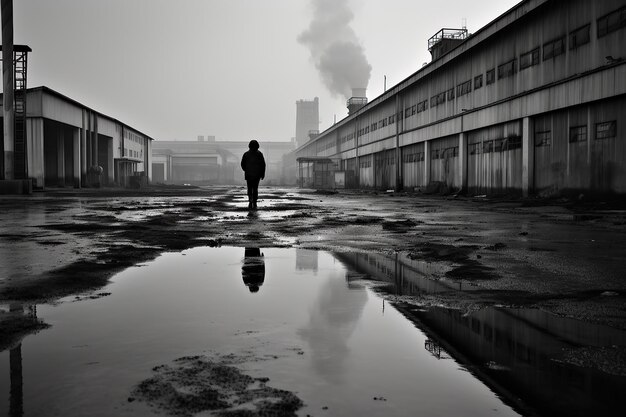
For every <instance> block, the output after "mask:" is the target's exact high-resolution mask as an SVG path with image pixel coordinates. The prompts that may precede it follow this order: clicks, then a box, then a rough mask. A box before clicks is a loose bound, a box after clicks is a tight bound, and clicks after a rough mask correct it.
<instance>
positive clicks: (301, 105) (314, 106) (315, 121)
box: [296, 97, 320, 147]
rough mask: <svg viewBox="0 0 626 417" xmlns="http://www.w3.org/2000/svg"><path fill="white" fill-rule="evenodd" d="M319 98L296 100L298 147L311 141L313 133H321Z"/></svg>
mask: <svg viewBox="0 0 626 417" xmlns="http://www.w3.org/2000/svg"><path fill="white" fill-rule="evenodd" d="M319 107H320V106H319V98H317V97H315V98H314V99H313V100H298V101H296V147H299V146H302V145H304V144H305V143H307V142H308V141H309V135H310V134H311V133H313V134H317V133H319V123H320V122H319V120H320V111H319Z"/></svg>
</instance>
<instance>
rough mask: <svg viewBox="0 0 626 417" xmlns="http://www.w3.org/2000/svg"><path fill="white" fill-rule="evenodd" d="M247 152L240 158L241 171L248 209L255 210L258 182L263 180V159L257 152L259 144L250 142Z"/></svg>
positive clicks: (253, 141)
mask: <svg viewBox="0 0 626 417" xmlns="http://www.w3.org/2000/svg"><path fill="white" fill-rule="evenodd" d="M248 148H249V150H248V151H247V152H246V153H244V154H243V157H242V158H241V169H243V172H244V173H245V179H246V183H247V184H248V208H249V209H253V210H256V208H257V206H256V201H257V199H258V198H259V181H261V180H262V179H263V178H265V158H263V154H262V153H261V152H260V151H259V142H257V141H256V140H251V141H250V143H249V144H248Z"/></svg>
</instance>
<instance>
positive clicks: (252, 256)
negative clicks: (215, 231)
mask: <svg viewBox="0 0 626 417" xmlns="http://www.w3.org/2000/svg"><path fill="white" fill-rule="evenodd" d="M241 278H242V279H243V283H244V284H245V285H246V287H248V289H249V290H250V292H258V291H259V287H260V286H261V285H263V281H265V261H264V259H263V254H262V253H261V249H259V248H246V249H245V254H244V259H243V266H242V267H241Z"/></svg>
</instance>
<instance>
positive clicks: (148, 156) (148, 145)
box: [144, 138, 152, 184]
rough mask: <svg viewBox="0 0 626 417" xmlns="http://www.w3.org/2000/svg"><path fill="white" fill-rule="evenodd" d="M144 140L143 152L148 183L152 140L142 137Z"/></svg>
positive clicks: (150, 176)
mask: <svg viewBox="0 0 626 417" xmlns="http://www.w3.org/2000/svg"><path fill="white" fill-rule="evenodd" d="M144 140H145V141H146V145H145V149H146V150H145V152H146V157H145V160H146V175H147V176H148V184H151V183H152V141H151V140H150V139H148V138H145V139H144Z"/></svg>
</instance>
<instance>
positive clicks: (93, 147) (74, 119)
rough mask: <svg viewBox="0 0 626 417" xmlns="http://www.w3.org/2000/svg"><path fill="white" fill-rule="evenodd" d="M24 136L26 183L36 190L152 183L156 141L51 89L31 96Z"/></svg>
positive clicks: (41, 89) (28, 95) (28, 92)
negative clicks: (152, 161)
mask: <svg viewBox="0 0 626 417" xmlns="http://www.w3.org/2000/svg"><path fill="white" fill-rule="evenodd" d="M25 131H26V155H25V156H26V157H25V160H26V176H25V177H26V178H28V179H29V180H30V181H32V187H33V189H44V188H49V187H73V188H81V187H99V186H123V187H126V186H139V185H141V184H142V183H143V184H147V183H148V182H149V180H150V177H151V172H150V170H151V164H150V163H151V161H150V158H151V144H152V140H153V139H152V138H151V137H149V136H147V135H146V134H144V133H142V132H140V131H138V130H136V129H134V128H132V127H130V126H128V125H127V124H125V123H122V122H120V121H119V120H116V119H114V118H112V117H110V116H107V115H104V114H102V113H99V112H97V111H95V110H93V109H91V108H89V107H87V106H85V105H83V104H81V103H79V102H77V101H75V100H73V99H71V98H69V97H66V96H64V95H63V94H61V93H58V92H56V91H54V90H51V89H50V88H47V87H37V88H31V89H28V90H26V129H25ZM30 181H29V182H30Z"/></svg>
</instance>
